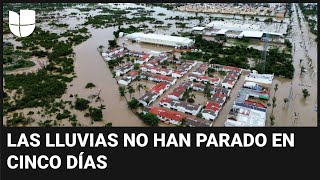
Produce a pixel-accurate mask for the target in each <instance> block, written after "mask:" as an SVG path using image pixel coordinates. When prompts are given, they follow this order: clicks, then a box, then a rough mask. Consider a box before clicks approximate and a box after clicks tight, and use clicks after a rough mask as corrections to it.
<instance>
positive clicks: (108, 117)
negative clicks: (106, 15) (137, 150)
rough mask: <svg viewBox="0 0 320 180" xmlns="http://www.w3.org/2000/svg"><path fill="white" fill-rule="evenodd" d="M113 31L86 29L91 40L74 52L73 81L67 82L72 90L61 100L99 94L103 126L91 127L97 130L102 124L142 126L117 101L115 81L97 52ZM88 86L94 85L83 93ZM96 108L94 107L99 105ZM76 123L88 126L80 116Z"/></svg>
mask: <svg viewBox="0 0 320 180" xmlns="http://www.w3.org/2000/svg"><path fill="white" fill-rule="evenodd" d="M114 30H115V29H114V28H107V29H90V32H91V33H92V37H91V38H90V39H89V40H87V41H85V42H84V43H82V44H80V45H78V46H76V47H75V48H74V52H75V53H76V57H75V73H76V75H77V77H76V78H75V79H74V80H73V81H72V82H71V84H72V85H73V86H69V87H68V90H67V93H66V94H65V95H64V96H63V99H65V100H67V99H68V98H69V95H70V94H78V97H83V98H88V96H90V95H92V94H97V93H98V92H99V90H101V94H100V97H101V99H103V102H102V104H104V105H106V109H105V110H103V122H99V123H94V125H97V126H99V125H100V126H101V125H104V124H105V123H106V122H112V125H113V126H144V124H143V122H142V121H141V120H140V119H139V118H138V117H137V116H136V115H135V114H134V113H133V112H132V111H130V110H129V109H128V106H127V102H126V100H125V98H124V97H120V94H119V92H118V85H117V83H116V80H115V79H114V78H113V77H112V73H111V72H110V70H109V68H108V67H107V64H106V63H105V62H104V61H103V60H102V57H101V56H100V54H99V53H98V51H97V47H98V46H99V45H104V46H107V42H108V40H112V39H113V34H112V33H113V31H114ZM88 82H91V83H93V84H95V85H96V87H95V88H93V89H90V90H88V89H85V85H86V84H87V83H88ZM96 105H97V106H98V105H99V103H96ZM82 117H83V116H82ZM86 121H87V122H86ZM79 122H80V123H81V124H88V122H90V121H89V120H88V119H87V118H81V116H80V117H79Z"/></svg>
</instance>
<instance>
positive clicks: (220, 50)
mask: <svg viewBox="0 0 320 180" xmlns="http://www.w3.org/2000/svg"><path fill="white" fill-rule="evenodd" d="M195 48H197V49H200V50H202V52H199V51H198V52H187V53H182V58H183V59H190V60H202V61H205V62H210V63H211V64H222V65H229V66H235V67H240V68H244V69H249V68H250V66H249V64H248V58H251V59H254V60H255V61H256V62H257V63H256V66H255V67H252V68H253V69H256V70H257V71H258V72H260V73H264V71H263V69H262V66H261V64H259V63H258V62H261V55H262V52H261V51H259V50H257V49H254V48H252V47H250V48H248V47H246V46H238V45H236V46H231V47H223V45H222V44H221V43H218V42H214V41H208V40H205V39H203V38H202V35H197V36H196V37H195ZM291 58H292V57H291V54H287V53H285V52H284V51H280V50H279V49H271V50H269V51H268V53H267V61H266V65H265V73H271V74H273V73H274V74H275V75H277V76H284V77H286V78H292V77H293V72H294V67H293V65H292V60H291Z"/></svg>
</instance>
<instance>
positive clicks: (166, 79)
mask: <svg viewBox="0 0 320 180" xmlns="http://www.w3.org/2000/svg"><path fill="white" fill-rule="evenodd" d="M140 78H141V79H146V80H149V81H153V82H166V83H169V84H170V85H174V84H175V83H176V81H177V79H175V78H172V77H170V76H165V75H161V74H153V73H148V72H142V73H140Z"/></svg>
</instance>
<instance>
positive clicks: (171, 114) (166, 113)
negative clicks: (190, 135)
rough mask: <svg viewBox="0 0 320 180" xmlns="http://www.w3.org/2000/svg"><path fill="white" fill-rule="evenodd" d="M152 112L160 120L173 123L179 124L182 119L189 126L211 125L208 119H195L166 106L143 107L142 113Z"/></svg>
mask: <svg viewBox="0 0 320 180" xmlns="http://www.w3.org/2000/svg"><path fill="white" fill-rule="evenodd" d="M147 112H149V113H152V114H155V115H156V116H157V117H158V118H159V119H160V120H161V121H162V122H164V123H171V124H175V125H181V124H182V123H183V121H184V122H185V124H186V125H187V126H189V127H211V126H212V123H210V122H208V121H202V120H196V119H192V118H190V117H187V115H186V114H184V113H181V112H178V111H173V110H170V109H166V108H161V107H148V108H145V111H144V113H147Z"/></svg>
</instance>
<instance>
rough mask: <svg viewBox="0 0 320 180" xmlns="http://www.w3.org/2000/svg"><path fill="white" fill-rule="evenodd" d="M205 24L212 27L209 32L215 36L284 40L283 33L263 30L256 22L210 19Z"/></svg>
mask: <svg viewBox="0 0 320 180" xmlns="http://www.w3.org/2000/svg"><path fill="white" fill-rule="evenodd" d="M206 26H207V28H211V29H212V31H211V34H212V35H215V36H226V37H230V38H255V39H264V38H266V37H268V38H270V39H271V40H277V41H279V42H284V40H283V34H281V33H276V32H267V31H264V30H263V29H262V28H261V26H260V25H257V24H249V23H236V22H225V21H212V22H210V23H209V24H207V25H206Z"/></svg>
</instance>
